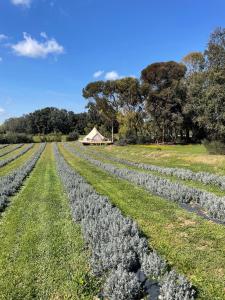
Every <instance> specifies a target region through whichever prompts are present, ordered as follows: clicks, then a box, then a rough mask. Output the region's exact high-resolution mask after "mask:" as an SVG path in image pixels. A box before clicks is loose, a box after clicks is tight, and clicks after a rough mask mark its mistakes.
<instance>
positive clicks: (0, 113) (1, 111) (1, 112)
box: [0, 107, 5, 115]
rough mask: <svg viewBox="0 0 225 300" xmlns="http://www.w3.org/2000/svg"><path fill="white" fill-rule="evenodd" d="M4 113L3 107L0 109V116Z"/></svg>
mask: <svg viewBox="0 0 225 300" xmlns="http://www.w3.org/2000/svg"><path fill="white" fill-rule="evenodd" d="M4 113H5V109H4V108H3V107H0V115H3V114H4Z"/></svg>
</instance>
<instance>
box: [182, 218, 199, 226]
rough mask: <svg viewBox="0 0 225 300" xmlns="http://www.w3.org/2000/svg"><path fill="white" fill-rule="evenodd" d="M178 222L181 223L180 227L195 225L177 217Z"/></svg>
mask: <svg viewBox="0 0 225 300" xmlns="http://www.w3.org/2000/svg"><path fill="white" fill-rule="evenodd" d="M178 221H179V222H180V223H181V224H180V225H181V226H193V225H196V222H195V221H193V220H188V219H184V218H182V217H178Z"/></svg>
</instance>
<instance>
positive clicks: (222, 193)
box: [70, 143, 225, 196]
mask: <svg viewBox="0 0 225 300" xmlns="http://www.w3.org/2000/svg"><path fill="white" fill-rule="evenodd" d="M70 145H71V146H72V147H74V148H75V149H77V150H78V151H81V148H80V147H79V145H78V144H77V143H76V144H75V143H70ZM105 149H107V148H105ZM92 150H94V151H92ZM84 151H85V153H87V154H89V155H91V157H93V158H95V159H97V160H101V161H103V162H106V163H110V164H113V165H116V166H118V167H119V168H126V169H131V170H137V171H139V172H143V173H150V174H154V175H156V176H160V177H161V178H166V179H169V180H171V181H172V182H179V183H182V184H183V185H187V186H190V187H195V188H198V189H201V190H204V191H208V192H211V193H214V194H216V195H218V196H225V190H222V189H221V188H220V187H218V186H215V185H212V184H207V185H206V184H204V183H202V182H198V181H193V180H182V179H180V178H178V177H176V176H170V175H165V174H161V173H159V172H156V171H150V170H144V169H141V168H138V167H134V166H129V165H126V164H122V163H118V162H115V161H113V160H111V159H110V158H111V157H112V158H113V155H112V154H110V155H109V154H108V153H107V152H106V151H101V152H100V153H102V154H103V155H99V152H98V151H97V149H92V147H85V148H84ZM95 153H96V154H95ZM104 154H105V155H106V156H104ZM121 158H125V159H126V160H127V158H126V157H125V156H124V157H121Z"/></svg>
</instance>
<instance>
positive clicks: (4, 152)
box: [0, 144, 24, 157]
mask: <svg viewBox="0 0 225 300" xmlns="http://www.w3.org/2000/svg"><path fill="white" fill-rule="evenodd" d="M23 145H24V144H18V145H14V146H13V147H12V148H11V149H6V151H3V152H2V153H0V157H2V156H5V155H7V154H9V153H11V152H13V151H15V150H17V149H19V148H21V147H22V146H23Z"/></svg>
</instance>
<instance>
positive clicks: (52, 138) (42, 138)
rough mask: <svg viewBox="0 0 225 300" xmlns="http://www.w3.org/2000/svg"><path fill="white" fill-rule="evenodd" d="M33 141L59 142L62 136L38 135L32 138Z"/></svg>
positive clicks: (59, 134)
mask: <svg viewBox="0 0 225 300" xmlns="http://www.w3.org/2000/svg"><path fill="white" fill-rule="evenodd" d="M33 141H34V142H35V143H47V142H49V143H52V142H61V141H62V134H61V133H54V134H45V135H38V136H34V137H33Z"/></svg>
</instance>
